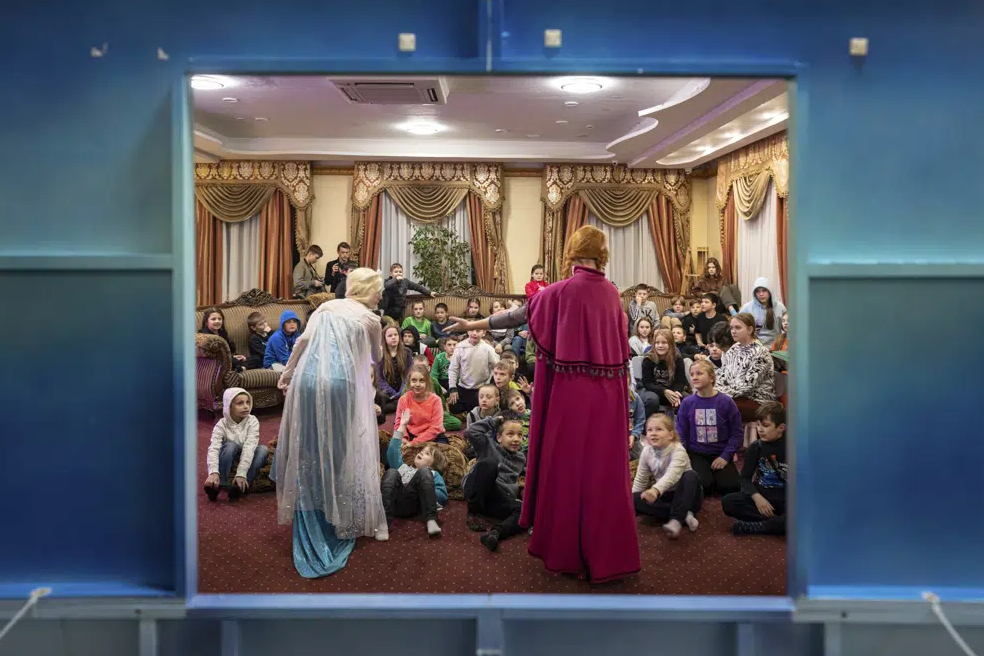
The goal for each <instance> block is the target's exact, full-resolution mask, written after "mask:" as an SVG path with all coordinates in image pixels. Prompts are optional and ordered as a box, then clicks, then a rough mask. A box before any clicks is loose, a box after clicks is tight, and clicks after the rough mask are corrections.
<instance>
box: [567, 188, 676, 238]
mask: <svg viewBox="0 0 984 656" xmlns="http://www.w3.org/2000/svg"><path fill="white" fill-rule="evenodd" d="M658 193H659V192H657V191H655V190H653V189H639V188H635V187H629V186H621V187H602V188H587V189H581V190H580V191H578V192H577V195H578V196H579V197H580V198H581V200H583V201H584V204H585V205H587V206H588V208H589V209H590V210H591V213H592V214H594V215H595V216H597V217H598V218H599V219H600V220H602V221H604V222H605V223H607V224H608V225H610V226H614V227H616V228H620V227H623V226H627V225H629V224H630V223H633V222H634V221H635V220H636V219H638V218H639V217H640V216H642V214H643V213H644V212H645V211H646V210H648V209H649V207H650V205H652V203H653V200H654V199H655V198H656V196H657V194H658Z"/></svg>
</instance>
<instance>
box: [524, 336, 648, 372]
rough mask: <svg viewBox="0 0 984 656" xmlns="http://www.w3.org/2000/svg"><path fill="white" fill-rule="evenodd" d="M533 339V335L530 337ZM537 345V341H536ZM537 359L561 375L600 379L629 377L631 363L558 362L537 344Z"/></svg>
mask: <svg viewBox="0 0 984 656" xmlns="http://www.w3.org/2000/svg"><path fill="white" fill-rule="evenodd" d="M530 337H531V338H532V337H533V335H530ZM534 343H535V340H534ZM536 359H537V360H543V361H544V362H546V363H547V366H548V367H550V368H551V369H553V370H554V371H556V372H557V373H560V374H587V375H588V376H595V377H598V378H625V377H626V376H628V375H629V370H630V367H629V362H628V360H626V361H625V362H623V363H621V364H598V363H596V362H572V361H568V360H558V359H557V358H556V357H554V355H553V354H552V353H549V352H546V351H544V350H543V349H542V348H541V347H540V345H539V344H536Z"/></svg>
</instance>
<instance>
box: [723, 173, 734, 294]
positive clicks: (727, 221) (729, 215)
mask: <svg viewBox="0 0 984 656" xmlns="http://www.w3.org/2000/svg"><path fill="white" fill-rule="evenodd" d="M723 214H724V226H723V230H722V231H721V272H722V273H723V274H724V277H725V278H726V279H727V280H728V281H729V282H731V283H733V284H737V283H738V210H737V209H736V208H735V195H734V192H728V201H727V204H725V206H724V213H723Z"/></svg>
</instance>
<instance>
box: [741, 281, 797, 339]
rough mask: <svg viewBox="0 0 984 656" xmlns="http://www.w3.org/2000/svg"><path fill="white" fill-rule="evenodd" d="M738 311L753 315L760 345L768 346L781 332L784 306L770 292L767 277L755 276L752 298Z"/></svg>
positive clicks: (770, 287)
mask: <svg viewBox="0 0 984 656" xmlns="http://www.w3.org/2000/svg"><path fill="white" fill-rule="evenodd" d="M739 312H747V313H749V314H750V315H752V316H753V317H755V335H756V336H757V337H758V339H759V341H760V342H762V346H764V347H766V348H769V347H770V346H772V342H774V341H775V339H776V337H778V336H779V334H780V333H781V332H782V317H783V315H785V314H786V306H785V305H783V304H782V301H780V300H779V299H777V298H776V297H775V295H774V294H773V293H772V283H771V282H769V279H768V278H765V277H762V278H756V279H755V286H754V287H753V288H752V300H750V301H749V302H748V303H745V304H744V305H742V306H741V309H740V310H739Z"/></svg>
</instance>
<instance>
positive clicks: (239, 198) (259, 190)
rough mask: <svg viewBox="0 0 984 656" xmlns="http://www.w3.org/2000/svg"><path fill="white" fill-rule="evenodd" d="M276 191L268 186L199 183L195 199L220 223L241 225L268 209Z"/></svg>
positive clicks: (275, 188) (273, 187) (274, 187)
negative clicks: (241, 222) (242, 222)
mask: <svg viewBox="0 0 984 656" xmlns="http://www.w3.org/2000/svg"><path fill="white" fill-rule="evenodd" d="M276 191H277V187H276V186H274V185H266V184H207V183H199V184H197V185H195V198H197V199H198V201H199V202H201V204H202V205H204V206H205V208H206V209H208V211H209V212H211V213H212V215H213V216H214V217H215V218H217V219H219V220H220V221H226V222H228V223H239V222H240V221H245V220H246V219H248V218H249V217H251V216H254V215H255V214H257V213H258V212H259V211H260V210H261V209H263V208H264V207H266V204H267V203H269V202H270V199H271V198H272V197H273V194H274V192H276Z"/></svg>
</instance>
